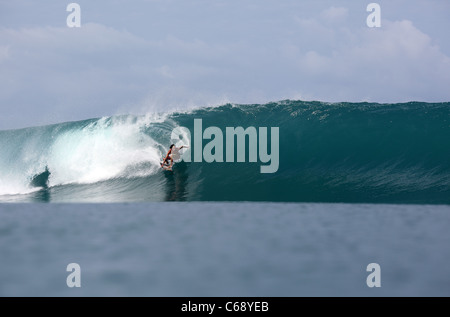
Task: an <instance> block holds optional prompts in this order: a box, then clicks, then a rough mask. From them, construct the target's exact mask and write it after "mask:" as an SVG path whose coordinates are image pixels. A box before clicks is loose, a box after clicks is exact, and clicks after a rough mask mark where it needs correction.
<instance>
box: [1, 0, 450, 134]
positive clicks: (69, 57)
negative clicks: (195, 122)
mask: <svg viewBox="0 0 450 317" xmlns="http://www.w3.org/2000/svg"><path fill="white" fill-rule="evenodd" d="M70 2H71V1H61V0H41V1H32V0H15V1H6V0H0V109H1V113H0V129H11V128H20V127H26V126H34V125H42V124H50V123H57V122H63V121H71V120H81V119H87V118H92V117H100V116H109V115H115V114H123V113H134V114H141V113H148V112H155V111H158V112H160V111H171V110H174V109H188V108H192V107H200V106H213V105H220V104H224V103H226V102H232V103H265V102H269V101H276V100H282V99H303V100H321V101H329V102H335V101H375V102H404V101H411V100H418V101H429V102H435V101H450V89H449V88H448V87H450V41H449V37H448V30H450V20H449V19H448V15H449V13H450V1H448V0H408V1H406V0H389V1H376V2H377V3H379V4H380V6H381V23H382V25H381V28H369V27H367V25H366V18H367V16H368V14H369V13H368V12H366V7H367V5H368V4H369V3H370V2H372V1H361V0H358V1H355V0H340V1H327V0H323V1H320V0H310V1H282V0H281V1H280V0H278V1H275V0H274V1H268V0H253V1H250V0H241V1H214V0H198V1H192V0H185V1H181V0H180V1H170V0H164V1H163V0H161V1H158V0H135V1H117V0H116V1H111V0H110V1H92V0H91V1H81V0H80V1H75V2H77V3H78V4H79V5H80V6H81V28H68V27H67V25H66V18H67V16H68V15H69V13H68V12H66V6H67V5H68V4H69V3H70Z"/></svg>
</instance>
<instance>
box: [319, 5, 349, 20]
mask: <svg viewBox="0 0 450 317" xmlns="http://www.w3.org/2000/svg"><path fill="white" fill-rule="evenodd" d="M320 16H321V17H322V18H323V19H324V20H325V21H328V22H342V21H343V20H345V19H347V17H348V8H343V7H329V8H327V9H325V10H324V11H322V13H321V14H320Z"/></svg>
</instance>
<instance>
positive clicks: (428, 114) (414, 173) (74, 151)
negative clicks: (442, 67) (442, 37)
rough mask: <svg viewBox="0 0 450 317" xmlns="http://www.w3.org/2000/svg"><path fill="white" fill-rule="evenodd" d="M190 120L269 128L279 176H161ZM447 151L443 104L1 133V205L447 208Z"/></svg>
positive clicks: (187, 116) (238, 112) (226, 113)
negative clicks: (177, 131)
mask: <svg viewBox="0 0 450 317" xmlns="http://www.w3.org/2000/svg"><path fill="white" fill-rule="evenodd" d="M196 118H198V119H202V123H203V129H205V128H207V127H209V126H216V127H219V128H220V129H221V130H222V131H225V129H226V127H243V128H247V127H256V128H258V127H279V129H280V130H279V133H280V139H279V144H280V153H279V157H280V165H279V169H278V171H277V172H276V173H273V174H261V173H260V166H261V165H262V164H261V162H256V163H249V162H248V156H247V157H246V162H245V163H237V162H235V163H217V162H213V163H206V162H201V163H198V162H192V163H185V162H181V163H179V164H176V165H175V167H174V172H173V173H167V172H163V171H162V170H161V169H160V168H159V166H158V164H159V161H160V158H161V156H162V155H163V154H165V152H166V151H167V149H168V146H169V145H170V143H171V141H170V135H171V131H172V130H173V129H174V128H175V127H177V126H184V127H187V128H188V129H189V130H190V131H191V133H192V132H193V124H194V119H196ZM269 131H270V130H269ZM191 141H192V142H191V144H190V146H191V148H190V149H191V150H192V151H195V147H196V146H197V147H198V146H199V145H196V144H194V142H193V140H191ZM208 141H210V140H204V142H203V146H205V144H206V143H207V142H208ZM186 142H187V141H186ZM235 143H236V142H235ZM224 144H225V140H224ZM449 144H450V103H433V104H432V103H422V102H411V103H402V104H371V103H335V104H328V103H321V102H303V101H282V102H277V103H270V104H264V105H224V106H220V107H215V108H203V109H197V110H194V111H190V112H188V113H170V114H151V115H145V116H132V115H128V116H116V117H105V118H100V119H89V120H85V121H79V122H66V123H60V124H56V125H51V126H43V127H34V128H26V129H21V130H9V131H0V148H1V149H2V151H1V154H0V201H4V202H5V201H15V202H17V201H19V202H21V201H22V202H23V201H52V202H142V201H281V202H353V203H413V204H449V203H450V147H449ZM236 146H237V145H236ZM269 149H270V144H269ZM247 155H248V153H247ZM224 156H225V153H224Z"/></svg>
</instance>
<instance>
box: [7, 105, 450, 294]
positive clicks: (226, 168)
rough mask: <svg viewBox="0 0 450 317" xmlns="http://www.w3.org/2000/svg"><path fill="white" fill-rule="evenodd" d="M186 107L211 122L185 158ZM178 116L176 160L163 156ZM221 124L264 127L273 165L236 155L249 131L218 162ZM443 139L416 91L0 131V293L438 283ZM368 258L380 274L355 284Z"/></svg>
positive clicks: (329, 289) (444, 209)
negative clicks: (210, 132)
mask: <svg viewBox="0 0 450 317" xmlns="http://www.w3.org/2000/svg"><path fill="white" fill-rule="evenodd" d="M195 119H201V120H202V127H203V130H205V129H207V128H208V127H216V128H217V129H218V130H220V131H223V135H222V136H220V135H219V134H217V133H216V134H215V135H214V141H215V142H216V141H218V140H219V138H220V139H221V141H222V143H223V153H222V154H221V149H220V148H219V147H218V146H217V147H215V149H214V151H211V153H213V154H214V155H215V157H216V158H220V157H221V159H217V160H216V161H215V162H211V163H209V162H207V161H206V160H205V159H204V158H203V159H202V161H201V162H195V161H194V159H193V158H194V153H202V152H201V150H202V149H203V148H204V147H208V144H210V143H209V142H211V141H212V140H213V138H212V136H211V137H210V138H208V137H207V136H205V135H203V139H202V140H201V142H202V145H199V143H198V142H196V139H195V137H194V135H193V132H194V131H195V123H194V122H195ZM179 127H185V128H186V129H187V130H189V131H190V132H191V138H189V135H188V134H186V133H181V134H180V135H178V137H179V138H181V139H182V144H185V145H188V146H189V150H188V151H186V152H183V157H190V158H191V161H190V162H189V161H187V162H186V160H185V161H179V162H177V163H176V164H175V165H174V168H173V172H168V171H163V170H162V169H161V168H160V167H159V162H160V160H161V157H162V156H163V155H164V154H165V153H166V152H167V150H168V147H169V145H170V144H171V143H172V140H171V132H172V131H174V129H176V128H179ZM227 127H234V128H236V127H243V129H247V128H248V127H255V128H256V131H257V132H259V134H258V140H260V138H261V133H260V132H261V130H260V129H259V128H261V127H267V128H268V131H269V135H268V138H267V144H266V146H267V149H268V152H267V154H269V153H270V152H271V151H272V153H271V155H272V159H274V157H275V156H273V155H274V151H276V150H277V149H278V150H279V152H278V153H277V154H278V157H279V162H277V163H279V164H278V165H277V170H276V172H274V173H261V166H264V165H267V164H269V163H264V162H262V161H261V160H260V159H261V155H260V156H259V157H257V160H256V161H253V162H249V161H250V158H251V155H252V154H251V150H250V149H251V146H250V144H251V138H250V137H247V138H246V139H245V141H246V143H244V145H242V144H240V143H239V141H236V142H234V145H233V147H232V148H231V149H233V150H234V154H235V157H234V162H226V158H227V156H226V153H225V152H226V150H229V149H227V148H226V145H225V144H226V142H228V141H229V140H226V133H225V131H226V130H227ZM271 127H278V128H279V140H277V141H278V142H277V143H278V146H279V147H278V148H277V147H276V146H275V142H273V139H271V135H272V133H273V132H272V131H271V130H270V128H271ZM217 129H216V130H215V131H216V132H217ZM197 141H198V139H197ZM214 144H220V142H219V143H214ZM449 145H450V103H422V102H410V103H401V104H376V103H333V104H330V103H322V102H304V101H290V100H285V101H280V102H274V103H269V104H263V105H234V104H227V105H223V106H219V107H211V108H201V109H196V110H190V111H186V112H172V113H165V114H164V113H162V114H161V113H159V114H146V115H121V116H112V117H104V118H93V119H88V120H84V121H77V122H64V123H59V124H54V125H48V126H39V127H30V128H24V129H17V130H7V131H0V148H1V152H0V296H450V266H449V265H448V263H450V248H449V247H448V246H449V245H450V230H448V228H449V227H450V146H449ZM260 147H261V143H257V148H258V150H260ZM210 149H211V147H210ZM199 151H200V152H199ZM239 151H243V152H241V153H244V154H245V155H244V159H242V157H241V158H239V154H238V152H239ZM258 153H259V154H260V152H258ZM239 160H241V161H243V162H240V161H239ZM221 161H224V162H221ZM69 263H78V264H79V265H80V267H81V285H82V286H81V287H80V288H69V287H68V286H67V284H66V278H67V276H68V275H69V274H70V273H69V272H67V271H66V267H67V265H68V264H69ZM370 263H377V264H379V265H380V267H381V287H374V288H370V287H368V286H367V284H366V278H367V276H368V275H369V274H370V272H368V271H367V270H366V268H367V265H368V264H370Z"/></svg>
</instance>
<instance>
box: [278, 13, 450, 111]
mask: <svg viewBox="0 0 450 317" xmlns="http://www.w3.org/2000/svg"><path fill="white" fill-rule="evenodd" d="M322 26H323V25H322ZM330 28H331V27H330ZM330 32H331V30H330V31H327V30H325V31H323V32H322V33H323V34H325V35H329V34H331V33H330ZM349 34H350V35H349ZM327 40H328V41H329V42H332V43H338V42H339V41H340V43H339V44H335V46H334V47H333V49H329V50H327V51H326V53H325V54H324V53H321V52H318V51H315V50H308V51H306V52H305V51H302V50H301V49H300V48H297V50H296V49H295V47H294V48H292V47H291V48H290V49H289V50H286V51H285V54H286V56H289V58H291V61H292V63H294V64H296V65H297V70H298V71H299V73H301V74H303V75H305V76H307V77H308V78H309V80H310V83H309V84H306V85H305V90H306V91H307V92H308V93H309V94H314V95H315V96H316V98H317V97H319V98H324V99H332V100H333V99H334V100H336V99H338V98H339V99H342V100H345V101H349V100H354V101H356V100H358V99H359V100H361V99H363V100H371V101H381V102H396V101H408V100H425V101H427V100H428V101H434V100H436V101H442V100H445V99H447V100H448V99H449V97H450V95H449V92H448V90H447V89H445V88H444V87H445V86H446V85H447V86H448V85H449V84H450V75H449V74H450V58H449V57H448V56H446V55H445V54H443V53H442V52H441V51H440V50H439V48H438V47H437V46H436V45H433V41H432V39H431V38H430V37H429V36H428V35H426V34H424V33H423V32H421V31H420V30H418V29H417V28H416V27H415V26H414V25H413V23H412V22H411V21H408V20H403V21H396V22H390V21H383V27H382V28H376V29H371V28H367V27H365V28H361V29H359V30H356V31H354V32H352V33H349V32H348V30H346V29H345V28H343V29H341V30H335V32H334V33H333V35H332V36H331V38H328V39H327ZM321 90H322V91H323V92H321Z"/></svg>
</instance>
